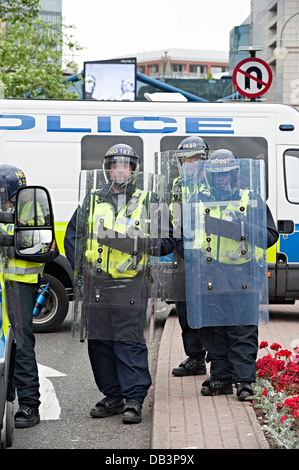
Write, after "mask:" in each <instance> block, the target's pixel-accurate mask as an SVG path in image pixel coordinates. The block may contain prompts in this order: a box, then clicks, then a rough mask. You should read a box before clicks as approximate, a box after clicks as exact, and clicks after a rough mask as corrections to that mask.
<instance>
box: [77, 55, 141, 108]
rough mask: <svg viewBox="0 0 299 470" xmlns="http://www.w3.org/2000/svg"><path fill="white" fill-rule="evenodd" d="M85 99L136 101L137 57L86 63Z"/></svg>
mask: <svg viewBox="0 0 299 470" xmlns="http://www.w3.org/2000/svg"><path fill="white" fill-rule="evenodd" d="M83 98H84V99H85V100H97V101H135V99H136V57H132V58H126V59H112V60H98V61H92V62H84V83H83Z"/></svg>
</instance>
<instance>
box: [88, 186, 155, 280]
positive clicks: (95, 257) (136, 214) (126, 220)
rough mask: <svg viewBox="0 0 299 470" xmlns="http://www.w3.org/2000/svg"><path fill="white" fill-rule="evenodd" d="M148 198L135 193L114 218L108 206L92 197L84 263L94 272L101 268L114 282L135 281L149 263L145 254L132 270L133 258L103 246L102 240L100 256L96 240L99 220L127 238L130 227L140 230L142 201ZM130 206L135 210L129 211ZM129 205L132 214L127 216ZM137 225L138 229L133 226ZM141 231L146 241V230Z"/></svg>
mask: <svg viewBox="0 0 299 470" xmlns="http://www.w3.org/2000/svg"><path fill="white" fill-rule="evenodd" d="M148 194H149V193H148V192H144V191H140V190H136V191H135V192H134V194H133V196H132V198H131V199H130V201H129V202H128V203H127V205H126V206H125V207H123V208H121V210H120V211H119V212H118V214H115V211H114V208H113V206H112V205H111V204H110V203H109V202H106V201H102V200H99V198H98V196H97V195H93V196H92V197H95V204H94V212H93V214H91V216H90V217H89V221H88V227H89V231H90V233H91V240H89V241H88V242H87V247H86V251H85V256H86V259H87V261H89V262H91V263H92V266H93V267H94V268H98V266H99V265H100V269H102V270H103V271H104V272H106V273H107V274H110V275H111V276H112V277H113V278H128V277H134V276H136V274H137V273H138V272H140V271H143V270H144V266H145V265H146V264H147V262H148V260H149V255H148V254H146V253H143V254H142V257H141V260H140V261H139V262H138V264H137V266H136V267H135V269H134V265H133V261H134V260H133V257H132V255H129V254H128V253H123V252H122V251H119V250H116V249H114V248H110V247H108V246H106V245H105V244H104V243H105V239H103V244H102V252H101V253H99V251H98V249H99V243H98V241H97V237H98V226H99V223H100V220H103V225H104V227H106V228H108V229H112V230H114V231H116V232H118V233H121V234H127V233H128V232H127V230H128V227H129V226H133V227H135V228H136V227H140V226H141V222H142V221H144V220H145V219H147V216H146V214H144V213H143V212H144V209H146V210H147V209H148V208H147V203H145V204H144V202H145V200H146V199H147V198H148ZM132 204H133V206H134V207H132ZM130 205H131V210H130V211H129V213H128V209H129V206H130ZM136 222H137V223H138V225H136ZM147 226H148V223H147ZM141 228H142V227H141ZM143 229H144V230H145V231H143V235H144V236H146V237H149V228H146V229H145V228H144V227H143ZM132 246H133V244H132ZM99 259H100V261H99Z"/></svg>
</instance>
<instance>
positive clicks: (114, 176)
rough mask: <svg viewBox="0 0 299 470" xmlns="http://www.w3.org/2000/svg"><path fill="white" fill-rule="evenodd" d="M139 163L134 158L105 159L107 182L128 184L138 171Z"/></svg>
mask: <svg viewBox="0 0 299 470" xmlns="http://www.w3.org/2000/svg"><path fill="white" fill-rule="evenodd" d="M136 168H137V162H136V158H134V157H124V156H120V155H116V156H113V157H111V156H108V157H104V158H103V169H104V172H105V173H106V175H107V180H108V181H110V182H112V183H114V184H116V185H120V186H122V185H124V184H127V183H128V182H129V181H130V180H131V179H132V175H133V174H134V172H135V171H136Z"/></svg>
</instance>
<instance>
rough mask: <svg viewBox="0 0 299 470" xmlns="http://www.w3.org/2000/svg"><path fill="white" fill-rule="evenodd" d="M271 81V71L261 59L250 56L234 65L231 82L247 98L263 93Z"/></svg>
mask: <svg viewBox="0 0 299 470" xmlns="http://www.w3.org/2000/svg"><path fill="white" fill-rule="evenodd" d="M271 83H272V71H271V69H270V67H269V65H268V64H267V63H266V62H265V61H263V60H262V59H258V58H256V57H250V58H248V59H244V60H242V61H241V62H239V64H238V65H237V66H236V67H235V69H234V72H233V84H234V87H235V88H236V90H237V91H238V92H239V93H240V94H241V95H243V96H246V97H247V98H253V101H254V98H256V97H258V96H261V95H263V94H264V93H266V91H268V90H269V88H270V86H271Z"/></svg>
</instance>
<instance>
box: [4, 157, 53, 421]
mask: <svg viewBox="0 0 299 470" xmlns="http://www.w3.org/2000/svg"><path fill="white" fill-rule="evenodd" d="M0 178H1V180H3V181H5V183H6V190H7V192H6V191H5V190H4V191H3V192H2V191H1V193H0V194H1V197H2V198H3V195H6V194H7V196H8V199H7V200H6V201H2V210H3V209H4V210H6V211H10V212H14V204H15V202H14V196H15V193H16V191H17V190H18V189H19V188H20V187H22V186H26V176H25V174H24V172H23V171H22V170H21V169H20V168H17V167H15V166H13V165H1V166H0ZM7 233H11V234H13V225H9V226H8V227H7ZM43 268H44V264H42V263H35V262H29V261H23V260H21V259H13V258H9V262H8V267H7V268H6V269H5V279H6V280H8V281H10V282H12V283H17V284H18V289H19V294H20V298H21V299H22V301H21V303H20V308H21V316H22V329H23V330H22V334H23V344H22V347H21V348H19V349H17V351H16V360H15V370H14V377H13V389H12V392H11V396H10V397H9V400H10V401H13V400H14V399H15V391H16V392H17V396H18V402H19V408H18V410H17V412H16V414H15V417H14V419H15V427H16V428H26V427H31V426H35V425H36V424H38V423H39V422H40V416H39V406H40V393H39V378H38V369H37V363H36V357H35V349H34V348H35V337H34V334H33V330H32V326H33V324H32V320H33V315H32V312H33V308H34V304H35V299H36V293H37V288H38V283H39V277H40V276H41V274H42V272H43Z"/></svg>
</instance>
